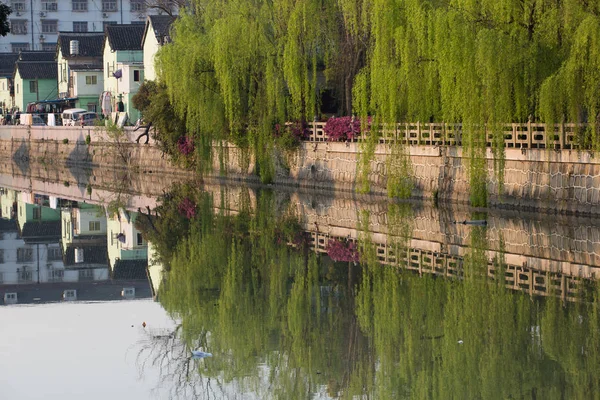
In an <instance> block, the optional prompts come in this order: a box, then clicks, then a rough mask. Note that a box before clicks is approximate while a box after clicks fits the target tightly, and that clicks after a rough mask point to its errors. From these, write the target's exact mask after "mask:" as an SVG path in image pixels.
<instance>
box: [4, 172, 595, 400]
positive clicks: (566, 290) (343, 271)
mask: <svg viewBox="0 0 600 400" xmlns="http://www.w3.org/2000/svg"><path fill="white" fill-rule="evenodd" d="M107 176H108V175H105V176H102V175H99V174H98V171H94V172H93V178H92V177H91V176H90V182H94V180H95V179H96V177H98V179H99V180H100V179H104V181H103V183H102V185H100V184H98V183H96V184H95V185H94V187H93V190H88V188H87V187H83V186H79V187H73V186H75V184H73V185H72V186H71V187H69V186H68V185H64V184H63V182H64V179H60V180H58V183H57V182H50V183H47V185H46V183H44V184H45V185H46V186H43V187H48V188H52V190H55V192H54V193H56V191H57V188H59V189H61V190H62V191H64V196H61V198H62V197H64V199H62V200H61V199H58V206H59V207H62V210H61V211H60V212H57V211H56V210H52V211H50V210H46V208H47V207H49V206H50V205H46V204H45V201H46V200H48V201H49V202H51V199H50V198H48V197H49V193H36V194H34V193H31V190H29V192H28V193H29V194H28V195H27V196H28V198H24V196H23V195H22V193H24V192H26V191H27V190H25V189H24V188H27V187H28V185H39V186H42V185H41V183H40V182H38V181H36V180H35V179H33V178H30V177H28V178H27V179H24V180H22V181H21V180H20V179H21V178H20V177H19V178H18V179H17V178H14V179H13V181H14V182H15V183H14V184H15V185H17V184H18V185H21V190H23V192H22V193H21V194H19V193H16V192H12V191H5V192H4V194H3V196H2V197H1V198H0V202H1V203H2V204H1V207H2V215H3V216H4V217H5V218H11V217H12V219H13V220H15V221H16V222H8V221H7V222H6V226H4V225H1V226H0V227H2V229H3V238H4V240H3V241H2V243H3V246H4V245H5V244H7V243H9V241H13V242H14V241H16V240H20V241H21V242H19V243H20V244H18V245H14V243H16V242H14V243H13V242H11V243H13V244H11V245H10V246H8V245H6V246H4V247H3V249H4V253H3V256H4V261H5V262H4V264H2V265H0V269H1V270H2V271H3V272H8V268H9V266H10V268H13V267H14V269H15V271H13V272H14V273H15V275H14V278H15V280H16V279H17V277H18V274H16V268H21V266H22V265H28V266H31V268H32V270H31V272H32V273H31V275H29V274H28V273H26V274H24V275H22V276H23V277H25V278H27V279H31V280H33V281H36V280H37V276H38V275H36V274H37V271H38V270H37V264H38V263H37V254H38V253H36V251H37V247H38V243H34V242H33V240H38V241H39V237H41V235H40V234H39V232H40V231H39V229H33V230H29V231H28V230H27V229H25V233H27V232H33V236H34V237H29V238H27V235H22V232H23V228H24V227H26V225H27V224H33V225H27V226H34V227H36V228H41V227H42V225H43V224H41V223H39V224H38V222H40V221H38V220H43V221H45V222H51V224H50V225H52V224H54V225H57V222H59V223H60V226H61V231H60V234H59V236H58V237H53V238H52V240H53V242H52V243H50V242H49V241H46V243H45V244H42V243H39V246H40V249H41V250H40V253H39V254H40V255H43V254H45V253H44V252H45V251H46V250H45V249H46V246H47V248H48V254H52V257H56V258H57V259H56V260H52V261H47V260H48V259H45V260H46V261H44V262H45V264H44V263H40V267H41V269H40V271H41V274H39V276H40V279H44V278H43V276H46V275H45V274H46V272H47V271H50V270H53V271H59V270H62V271H63V275H62V276H61V275H60V272H55V273H54V275H53V276H54V278H53V279H57V280H58V279H63V280H64V281H67V280H73V282H74V281H78V282H79V281H82V280H83V281H85V279H86V277H87V275H86V274H82V275H80V274H79V271H81V270H84V269H89V268H82V266H83V265H82V264H81V263H80V262H76V261H77V260H76V258H77V257H76V251H75V250H76V249H83V254H84V257H83V260H84V264H86V265H87V263H89V262H92V261H98V262H97V263H96V264H102V268H103V271H105V274H106V275H104V278H103V279H107V277H108V275H110V277H112V278H113V281H114V278H115V276H116V277H118V276H120V275H119V274H121V273H122V274H124V275H125V276H128V274H129V273H135V275H136V276H138V275H137V274H138V273H140V272H141V273H142V275H143V277H144V278H146V264H147V265H148V275H149V276H150V279H151V281H152V285H153V286H154V287H155V289H156V291H157V292H156V293H157V297H156V298H157V299H158V300H159V301H160V303H161V305H162V306H163V307H164V308H165V309H166V310H167V311H168V313H169V314H170V315H171V316H172V317H173V318H174V319H175V320H176V321H178V324H177V327H176V328H175V329H174V330H173V331H168V332H154V331H152V330H150V329H148V330H147V332H148V338H147V340H146V341H145V342H144V343H142V351H141V352H140V353H139V355H138V358H137V361H138V364H139V367H140V368H141V370H142V371H144V370H146V369H147V368H149V366H151V365H154V366H157V367H159V368H160V370H161V382H159V383H158V385H161V386H165V387H167V388H170V390H171V396H172V397H173V398H194V397H196V398H220V397H231V394H233V393H236V394H238V393H243V394H244V397H249V398H250V397H252V395H253V396H254V397H255V398H260V399H264V398H281V399H293V398H307V397H311V396H313V395H314V394H315V393H318V394H319V395H320V396H321V397H323V398H325V397H332V398H378V399H388V398H389V399H396V398H439V399H447V398H460V399H465V398H511V397H512V398H517V397H519V398H522V397H524V398H549V399H553V398H557V399H558V398H561V399H562V398H569V399H570V398H576V399H577V398H580V399H586V398H590V397H593V396H594V395H595V393H600V388H599V387H598V385H599V384H598V379H597V377H598V373H599V372H600V371H599V370H598V369H599V366H598V365H599V364H600V360H599V358H600V357H599V355H600V338H599V337H598V336H599V335H600V329H599V328H600V327H599V326H598V325H599V324H600V316H599V312H598V294H599V293H598V289H597V287H596V285H595V283H594V282H593V279H594V278H595V277H596V274H597V272H596V271H597V267H598V266H599V265H600V239H598V238H599V237H600V233H599V232H600V229H599V228H598V224H597V223H596V222H594V221H587V220H586V221H581V220H577V219H561V218H552V219H549V218H541V219H540V218H537V219H536V218H529V217H527V218H522V217H521V216H519V218H511V217H507V216H506V215H505V214H502V213H499V212H498V211H493V210H492V211H489V212H488V214H487V215H480V214H471V213H470V211H469V210H462V209H459V208H452V207H450V208H445V209H439V210H438V209H433V208H430V207H427V206H424V205H421V204H388V203H387V202H385V203H380V202H378V201H376V199H365V201H363V202H359V201H356V200H355V199H350V198H345V197H335V198H323V197H321V196H315V195H311V194H306V193H285V192H282V193H273V192H269V191H253V190H250V189H248V188H246V187H220V186H217V185H210V184H205V185H203V188H204V189H205V190H206V192H201V191H200V190H199V186H200V185H197V184H194V185H178V186H175V187H174V188H173V189H171V190H169V191H168V192H164V194H163V195H162V196H161V197H160V198H159V200H158V202H157V201H156V194H157V193H162V192H163V188H164V186H162V185H164V181H165V180H164V179H163V180H161V179H162V178H161V177H158V176H156V175H152V179H153V180H152V182H155V181H156V182H162V183H161V184H160V185H159V186H157V187H153V186H152V185H151V184H148V187H149V188H151V189H148V192H144V193H152V195H147V196H146V197H144V196H141V195H139V193H141V192H142V188H145V187H146V184H145V183H144V182H141V183H140V182H137V181H135V177H136V176H138V175H136V174H131V175H127V179H126V180H123V179H121V178H118V179H117V180H114V174H113V180H114V182H113V183H112V185H113V186H119V189H118V190H117V191H114V190H111V183H110V182H109V178H107ZM129 179H131V180H132V181H131V185H132V187H135V188H136V190H138V191H136V192H135V193H129V192H127V191H123V190H122V188H121V186H123V182H125V181H127V182H128V181H129ZM154 180H155V181H154ZM11 182H12V181H11ZM115 182H116V183H115ZM90 188H91V186H90ZM132 191H133V190H132ZM55 195H56V194H55ZM27 196H26V197H27ZM82 197H83V198H86V199H87V198H88V197H89V199H90V204H91V203H94V204H96V205H103V206H105V207H104V209H103V211H104V212H101V213H98V212H96V211H95V208H94V207H91V206H86V205H83V203H82ZM55 200H56V199H55ZM74 200H77V203H74V202H73V201H74ZM36 201H42V202H44V204H43V205H40V204H37V203H36ZM21 203H22V204H23V216H21V217H20V216H19V213H20V211H19V210H20V208H19V207H20V206H19V204H21ZM75 204H76V206H75ZM42 207H44V208H42ZM50 208H53V207H50ZM35 209H39V211H34V210H35ZM107 210H108V212H106V211H107ZM34 213H35V218H34ZM53 213H54V214H53ZM96 217H98V219H97V218H96ZM19 218H20V219H19ZM483 219H485V220H486V221H487V225H485V226H483V225H464V224H455V223H453V222H454V221H465V220H483ZM102 221H104V222H102ZM81 222H84V224H83V225H81ZM96 222H98V224H96ZM20 223H22V226H20V225H19V224H20ZM69 224H71V225H70V227H69ZM77 224H79V225H78V227H77V229H76V228H75V226H76V225H77ZM50 225H48V226H50ZM44 226H45V225H44ZM96 228H98V229H99V230H96ZM92 230H93V231H94V232H92ZM55 236H56V235H55ZM35 237H37V238H35ZM28 241H29V242H28ZM19 247H23V248H30V249H34V251H32V252H31V254H30V253H29V252H27V251H22V252H21V257H25V258H21V261H19V262H17V257H19V254H18V251H17V248H19ZM9 248H10V252H9V250H8V249H9ZM53 249H54V250H53ZM99 249H100V250H99ZM13 251H14V253H13ZM86 254H87V255H88V256H89V257H88V258H86ZM94 254H96V255H97V256H98V258H96V256H95V255H94ZM9 256H10V257H13V256H14V262H13V261H11V259H10V257H9ZM43 257H45V256H43ZM90 257H91V258H90ZM23 260H27V261H23ZM78 260H79V261H81V259H78ZM9 261H10V262H9ZM49 264H52V267H51V268H49V267H48V266H47V265H49ZM92 264H93V263H92ZM33 267H35V268H33ZM88 267H90V268H91V267H93V265H89V266H88ZM140 267H141V268H140ZM162 267H164V268H165V270H166V273H165V274H161V268H162ZM73 271H77V272H76V273H77V275H76V277H75V276H73V277H72V276H71V274H74V272H73ZM26 272H29V270H26ZM162 275H164V277H163V276H162ZM30 276H31V278H30ZM48 276H50V275H48ZM4 277H6V278H8V277H9V275H8V274H7V275H4ZM67 277H68V279H67ZM138 277H139V276H138ZM88 278H89V277H88ZM106 282H109V281H106ZM30 283H31V286H37V282H30ZM83 283H85V282H83ZM4 284H5V286H2V287H0V288H1V289H4V290H3V292H2V293H4V292H5V291H6V290H5V289H6V288H7V287H8V286H7V282H4ZM52 284H53V285H56V284H57V282H54V283H52ZM62 284H71V283H70V282H62ZM11 285H13V286H11V287H16V286H19V285H21V286H20V287H21V288H23V287H25V286H24V285H23V282H21V283H19V282H13V283H11ZM113 286H114V285H113ZM94 287H96V288H97V287H99V286H98V285H96V286H94ZM111 287H112V286H111ZM146 287H147V283H146ZM123 288H124V287H123V285H121V289H123ZM16 290H17V291H19V290H22V289H16ZM138 290H141V289H138V288H137V287H136V297H137V296H138V294H139V293H140V292H139V291H138ZM61 293H62V292H61ZM81 293H83V292H81ZM148 295H149V294H148ZM537 295H543V297H538V296H537ZM115 298H122V295H121V293H118V295H117V296H116V297H115ZM23 299H24V297H23ZM32 301H33V300H32ZM192 350H200V351H203V352H207V353H212V354H213V357H210V358H205V359H200V360H199V359H194V357H193V354H192Z"/></svg>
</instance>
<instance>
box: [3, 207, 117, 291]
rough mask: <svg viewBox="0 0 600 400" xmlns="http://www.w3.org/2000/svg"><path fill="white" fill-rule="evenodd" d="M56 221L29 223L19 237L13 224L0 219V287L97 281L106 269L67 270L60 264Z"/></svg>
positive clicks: (61, 260) (60, 257) (104, 275)
mask: <svg viewBox="0 0 600 400" xmlns="http://www.w3.org/2000/svg"><path fill="white" fill-rule="evenodd" d="M57 227H59V225H58V223H57V221H51V222H40V223H30V224H29V225H26V227H25V229H24V230H23V232H22V234H21V235H19V231H18V226H17V224H16V221H14V220H6V219H0V230H1V231H2V239H1V240H0V285H15V284H18V285H21V284H37V283H49V282H80V281H89V280H95V281H101V280H107V279H108V266H107V265H106V263H105V264H104V265H98V266H93V267H86V268H68V267H66V266H65V263H64V261H63V254H62V249H61V246H60V242H59V240H58V236H59V235H60V230H59V229H60V228H59V229H56V228H57Z"/></svg>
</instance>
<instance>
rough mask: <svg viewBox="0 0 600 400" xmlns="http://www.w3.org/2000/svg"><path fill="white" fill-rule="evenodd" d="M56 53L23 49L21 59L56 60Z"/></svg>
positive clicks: (20, 54)
mask: <svg viewBox="0 0 600 400" xmlns="http://www.w3.org/2000/svg"><path fill="white" fill-rule="evenodd" d="M55 57H56V54H55V53H54V52H53V51H22V52H20V53H19V61H54V59H55Z"/></svg>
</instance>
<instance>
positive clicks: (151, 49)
mask: <svg viewBox="0 0 600 400" xmlns="http://www.w3.org/2000/svg"><path fill="white" fill-rule="evenodd" d="M173 21H174V17H172V16H170V15H148V17H146V27H145V29H144V36H143V37H142V48H143V51H144V78H145V79H147V80H149V81H154V80H156V70H155V66H154V57H155V56H156V53H157V52H158V49H159V48H160V46H162V45H164V44H165V43H169V42H170V41H171V34H170V31H171V24H172V23H173Z"/></svg>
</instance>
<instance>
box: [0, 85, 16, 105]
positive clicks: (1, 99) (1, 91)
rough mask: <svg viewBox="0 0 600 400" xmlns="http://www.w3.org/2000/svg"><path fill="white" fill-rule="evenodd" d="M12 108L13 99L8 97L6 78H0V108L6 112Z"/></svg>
mask: <svg viewBox="0 0 600 400" xmlns="http://www.w3.org/2000/svg"><path fill="white" fill-rule="evenodd" d="M13 106H14V102H13V98H12V97H10V90H9V85H8V78H0V108H2V109H3V111H4V112H6V109H9V110H10V109H11V108H12V107H13Z"/></svg>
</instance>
